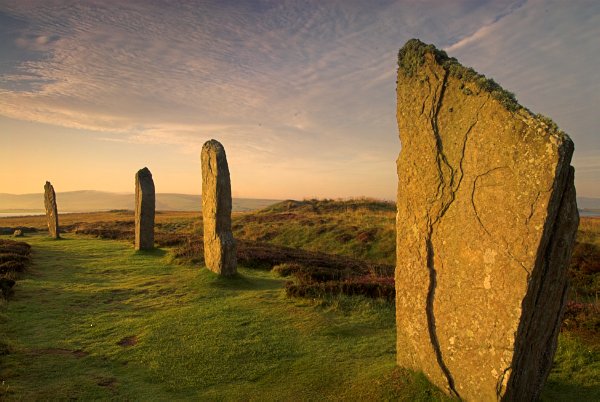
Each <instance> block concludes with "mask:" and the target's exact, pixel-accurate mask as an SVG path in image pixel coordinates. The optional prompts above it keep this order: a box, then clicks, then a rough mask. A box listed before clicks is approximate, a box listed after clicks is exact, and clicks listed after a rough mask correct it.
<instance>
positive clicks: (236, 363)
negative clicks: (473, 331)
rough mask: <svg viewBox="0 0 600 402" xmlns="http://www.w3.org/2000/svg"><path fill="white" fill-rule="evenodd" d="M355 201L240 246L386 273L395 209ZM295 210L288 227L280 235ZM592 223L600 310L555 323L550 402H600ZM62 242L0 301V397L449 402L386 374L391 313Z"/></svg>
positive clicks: (598, 240)
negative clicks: (297, 252) (345, 259)
mask: <svg viewBox="0 0 600 402" xmlns="http://www.w3.org/2000/svg"><path fill="white" fill-rule="evenodd" d="M355 204H356V205H355ZM355 204H349V205H343V204H339V203H338V204H335V203H333V204H332V203H316V204H315V203H311V202H306V203H304V204H300V205H295V206H292V207H289V206H286V205H285V204H282V205H280V206H279V207H276V208H275V209H273V210H265V211H260V212H257V213H252V214H242V215H237V216H236V217H235V220H234V225H236V226H237V229H236V233H237V234H236V236H238V237H239V238H244V236H243V235H242V234H243V233H246V238H247V239H250V240H256V239H258V240H263V241H266V240H269V241H272V242H273V244H286V242H288V241H289V242H291V243H293V244H295V245H296V246H297V247H302V248H306V249H310V250H314V251H323V252H330V253H331V252H335V251H337V250H338V249H339V250H341V252H340V253H339V254H341V255H346V256H353V257H362V258H365V259H366V260H370V261H376V262H390V257H389V256H388V255H387V254H388V253H389V252H388V251H386V250H387V249H388V248H389V244H388V243H389V239H387V237H389V236H388V234H389V233H388V231H389V230H390V225H391V227H392V228H393V211H390V210H389V208H387V207H386V206H385V205H383V207H382V208H381V209H378V207H377V205H376V204H373V205H370V206H368V205H367V206H366V205H365V204H366V203H365V202H362V203H361V202H359V203H355ZM367 204H368V203H367ZM336 206H337V207H341V208H342V210H339V208H338V209H337V210H336V209H335V208H334V209H331V208H330V207H336ZM290 209H291V211H290ZM356 210H360V211H359V212H356ZM290 213H293V214H295V217H294V219H293V220H292V221H293V222H294V224H293V225H286V224H285V220H286V219H287V220H288V221H289V220H290V219H289V216H290V215H289V214H290ZM369 214H370V215H369ZM114 215H115V216H119V218H118V219H121V218H120V215H118V214H114ZM97 218H98V222H100V221H110V219H111V214H105V215H103V216H102V217H100V216H99V217H97ZM14 219H15V218H10V222H14ZM36 219H37V218H36ZM71 219H76V217H71ZM113 219H114V218H113ZM6 221H9V220H6ZM159 222H160V230H163V231H166V232H170V231H175V232H182V231H183V232H185V231H186V229H187V230H190V232H188V233H189V234H190V235H193V233H194V231H196V230H197V229H198V228H199V227H201V225H199V223H198V217H197V216H196V215H193V216H192V215H189V216H187V215H185V216H184V215H177V214H173V217H172V218H171V215H169V214H164V215H162V216H161V217H160V218H159ZM311 222H314V223H313V224H311ZM598 222H600V221H586V222H584V224H583V225H582V227H581V233H580V236H579V241H580V244H584V245H586V244H587V245H588V246H585V247H580V249H579V251H577V250H576V254H577V256H578V257H577V258H580V260H581V261H583V262H585V264H584V263H581V264H580V265H581V267H583V268H582V270H581V272H580V273H581V275H583V276H581V278H583V279H581V281H584V279H585V280H587V282H585V286H586V287H584V286H583V285H581V286H579V288H578V289H582V290H580V293H579V296H578V297H580V298H582V297H583V296H582V295H583V292H584V290H585V291H586V292H588V293H586V295H587V296H586V297H587V299H586V304H585V306H588V307H589V306H591V308H593V309H596V310H590V311H591V313H590V311H588V310H585V311H584V313H585V314H583V313H581V314H579V313H578V314H579V315H574V316H573V317H572V321H573V322H572V323H570V324H569V325H567V326H564V328H565V329H564V330H563V333H562V334H561V336H560V338H559V349H558V352H557V354H556V357H555V365H554V368H553V371H552V373H551V375H550V378H549V380H548V382H547V385H546V388H545V390H544V393H543V400H548V401H550V400H552V401H553V400H565V401H571V400H582V401H584V400H585V401H587V400H600V346H599V343H600V342H598V337H597V334H598V329H597V328H596V327H595V325H596V324H595V323H596V322H597V321H594V320H597V305H596V304H593V300H592V299H591V297H592V296H591V295H592V293H590V292H592V291H595V290H594V289H596V287H595V286H597V285H594V283H597V273H593V275H591V276H590V275H589V272H596V271H595V269H596V268H594V267H595V266H596V265H594V263H593V261H597V259H595V258H594V257H593V256H591V254H589V252H590V251H589V250H597V247H596V246H598V245H599V244H600V234H599V233H600V230H598V229H599V227H598ZM34 223H35V222H34ZM3 226H6V225H3ZM327 228H329V230H328V229H327ZM278 229H279V231H277V230H278ZM111 230H115V229H114V228H113V229H111ZM126 230H129V229H127V228H126ZM269 232H272V233H275V234H274V235H267V236H266V237H265V238H261V236H263V235H261V233H263V234H264V233H269ZM332 232H334V233H335V234H334V235H332ZM364 233H367V234H368V235H366V234H364ZM350 235H352V237H350ZM63 236H64V239H62V240H51V239H48V238H47V237H46V234H45V233H44V232H38V233H34V234H29V233H28V234H27V236H26V237H25V238H23V239H22V240H24V241H27V242H28V243H29V244H31V245H32V260H33V264H32V265H30V266H29V267H28V269H27V271H26V272H25V273H22V274H19V275H18V276H19V278H18V279H19V280H18V281H17V285H16V287H15V294H14V297H13V298H12V299H11V300H10V301H9V302H5V301H3V300H2V301H0V399H7V400H27V401H29V400H66V399H82V400H94V399H100V400H110V399H112V400H161V401H162V400H164V401H171V400H261V401H262V400H405V401H413V400H417V401H419V400H420V401H430V400H444V399H446V397H444V396H443V394H442V393H441V392H440V391H439V390H437V389H436V388H434V387H433V386H431V385H430V384H429V383H428V382H427V380H426V379H425V378H424V376H423V375H421V374H418V373H412V372H410V371H408V370H404V369H401V368H397V367H396V366H395V322H394V307H393V304H392V303H389V302H386V301H384V300H373V299H367V298H363V297H356V296H355V297H349V296H330V297H327V298H325V299H316V300H311V299H298V298H288V297H287V296H286V295H285V291H284V283H285V281H286V279H285V278H281V277H279V276H277V275H276V274H275V273H273V272H270V271H267V270H258V269H248V268H244V267H241V268H240V270H239V271H240V273H239V275H238V276H237V277H235V278H232V279H224V278H220V277H218V276H216V275H214V274H212V273H211V272H209V271H208V270H206V269H205V268H204V267H202V266H198V265H192V264H190V263H186V262H182V261H176V260H175V259H174V258H173V255H172V249H170V248H161V249H156V250H154V251H153V252H135V251H134V250H133V248H132V245H131V242H130V240H101V239H98V238H94V237H91V236H85V235H75V234H73V233H67V234H65V235H63ZM0 238H4V239H8V238H9V237H8V236H0ZM286 238H289V240H285V239H286ZM392 242H393V239H392ZM341 243H344V247H345V248H344V247H341V246H342V244H341ZM590 244H591V245H592V246H593V247H592V246H589V245H590ZM338 246H339V248H338ZM590 247H592V248H590ZM594 247H596V248H594ZM590 261H591V262H590ZM584 271H585V272H584ZM588 271H589V272H588ZM586 272H588V273H586ZM584 274H585V275H584ZM586 275H587V276H586ZM586 278H587V279H586ZM589 278H592V281H591V282H590V281H589V280H588V279H589ZM582 283H583V282H582ZM586 308H587V307H586ZM578 311H579V310H578ZM582 314H583V315H582ZM578 320H579V321H578Z"/></svg>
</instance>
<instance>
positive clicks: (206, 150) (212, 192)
mask: <svg viewBox="0 0 600 402" xmlns="http://www.w3.org/2000/svg"><path fill="white" fill-rule="evenodd" d="M231 205H232V204H231V181H230V179H229V166H228V165H227V157H226V155H225V149H224V148H223V145H221V143H219V142H218V141H216V140H210V141H207V142H206V143H205V144H204V146H203V147H202V217H203V221H204V261H205V263H206V266H207V267H208V269H210V270H211V271H213V272H216V273H218V274H220V275H224V276H230V275H234V274H235V273H236V272H237V260H236V244H235V240H234V238H233V233H232V232H231Z"/></svg>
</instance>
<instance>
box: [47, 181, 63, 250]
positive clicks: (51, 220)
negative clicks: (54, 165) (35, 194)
mask: <svg viewBox="0 0 600 402" xmlns="http://www.w3.org/2000/svg"><path fill="white" fill-rule="evenodd" d="M44 206H45V207H46V218H47V220H48V232H49V233H50V237H53V238H55V239H59V238H60V232H59V228H58V209H57V208H56V193H55V192H54V187H52V184H50V182H49V181H47V182H46V184H45V185H44Z"/></svg>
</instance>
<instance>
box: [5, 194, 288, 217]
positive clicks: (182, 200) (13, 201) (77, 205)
mask: <svg viewBox="0 0 600 402" xmlns="http://www.w3.org/2000/svg"><path fill="white" fill-rule="evenodd" d="M56 199H57V203H58V209H59V212H61V211H62V212H92V211H109V210H113V209H130V210H133V204H134V195H133V194H120V193H110V192H105V191H94V190H81V191H66V192H62V193H61V192H57V193H56ZM279 201H280V200H268V199H256V198H234V199H233V210H234V211H236V212H243V211H252V210H255V209H261V208H265V207H268V206H270V205H273V204H275V203H277V202H279ZM43 209H44V196H43V194H42V193H34V194H6V193H0V212H34V211H42V210H43ZM156 209H157V210H158V211H200V210H202V197H201V196H200V195H199V194H177V193H157V194H156Z"/></svg>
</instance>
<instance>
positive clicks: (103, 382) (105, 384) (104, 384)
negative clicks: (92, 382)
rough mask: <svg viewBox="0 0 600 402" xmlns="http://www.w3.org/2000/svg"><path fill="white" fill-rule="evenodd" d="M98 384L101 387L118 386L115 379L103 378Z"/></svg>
mask: <svg viewBox="0 0 600 402" xmlns="http://www.w3.org/2000/svg"><path fill="white" fill-rule="evenodd" d="M96 384H98V385H99V386H101V387H107V388H114V387H115V386H116V385H117V379H116V378H115V377H102V378H99V379H98V382H97V383H96Z"/></svg>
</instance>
